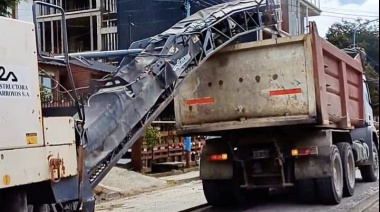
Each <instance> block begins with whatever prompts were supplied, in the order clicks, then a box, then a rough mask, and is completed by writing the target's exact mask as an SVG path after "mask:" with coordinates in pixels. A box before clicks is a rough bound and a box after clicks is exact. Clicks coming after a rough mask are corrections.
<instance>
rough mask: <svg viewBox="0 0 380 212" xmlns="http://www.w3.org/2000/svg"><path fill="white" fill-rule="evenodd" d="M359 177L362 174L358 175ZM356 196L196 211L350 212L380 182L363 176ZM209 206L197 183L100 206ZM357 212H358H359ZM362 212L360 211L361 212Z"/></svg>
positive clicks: (287, 197)
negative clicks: (329, 201) (326, 203)
mask: <svg viewBox="0 0 380 212" xmlns="http://www.w3.org/2000/svg"><path fill="white" fill-rule="evenodd" d="M358 174H359V173H358ZM358 174H357V176H358V179H357V183H356V188H355V195H354V196H353V197H349V198H344V199H343V200H342V202H341V204H339V205H337V206H323V205H302V204H299V203H298V202H296V201H295V197H294V195H293V194H292V193H291V192H288V191H282V192H277V193H275V194H273V195H271V197H270V198H269V199H267V200H265V201H260V202H257V203H255V204H253V205H250V206H249V207H245V208H234V209H225V210H221V209H213V208H210V207H209V208H204V209H199V210H195V211H197V212H216V211H231V212H249V211H255V212H256V211H260V212H264V211H265V212H270V211H289V212H290V211H291V212H309V211H310V212H311V211H324V212H328V211H331V212H337V211H349V210H350V208H352V207H353V206H355V205H357V204H358V203H360V202H362V201H364V200H366V199H367V198H368V197H370V196H371V195H373V194H375V193H376V192H378V191H379V181H377V182H374V183H363V182H361V176H360V174H359V175H358ZM205 203H206V199H205V198H204V196H203V191H202V183H201V182H200V181H194V182H191V183H187V184H183V185H179V186H174V187H170V188H166V189H162V190H157V191H153V192H149V193H143V194H140V195H136V196H133V197H129V198H125V199H119V200H114V201H112V202H108V203H103V204H101V205H98V206H97V210H96V211H99V212H105V211H113V212H119V211H120V212H129V211H131V212H132V211H133V212H138V211H144V212H150V211H152V212H155V211H165V212H178V211H182V210H186V209H189V208H192V207H195V206H198V205H202V204H205ZM355 212H356V211H355ZM358 212H359V211H358Z"/></svg>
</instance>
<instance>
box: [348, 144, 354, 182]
mask: <svg viewBox="0 0 380 212" xmlns="http://www.w3.org/2000/svg"><path fill="white" fill-rule="evenodd" d="M347 159H348V163H347V174H348V183H349V184H350V186H351V188H353V187H354V186H355V162H354V155H353V154H352V151H349V152H348V155H347Z"/></svg>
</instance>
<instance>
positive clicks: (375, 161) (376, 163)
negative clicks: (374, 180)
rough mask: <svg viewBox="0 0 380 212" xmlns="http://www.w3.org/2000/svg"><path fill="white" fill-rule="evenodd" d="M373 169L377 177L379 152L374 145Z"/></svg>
mask: <svg viewBox="0 0 380 212" xmlns="http://www.w3.org/2000/svg"><path fill="white" fill-rule="evenodd" d="M372 154H373V171H374V173H375V176H376V177H378V175H379V154H378V152H377V149H376V147H374V148H373V153H372Z"/></svg>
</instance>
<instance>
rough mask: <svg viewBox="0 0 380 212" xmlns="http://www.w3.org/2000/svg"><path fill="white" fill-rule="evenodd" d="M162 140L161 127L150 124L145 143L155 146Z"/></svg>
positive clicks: (149, 146)
mask: <svg viewBox="0 0 380 212" xmlns="http://www.w3.org/2000/svg"><path fill="white" fill-rule="evenodd" d="M160 140H161V134H160V129H159V128H156V127H152V126H149V127H148V128H147V130H146V133H145V136H144V144H145V145H146V146H147V147H148V148H153V147H154V146H155V145H156V144H157V143H159V142H160Z"/></svg>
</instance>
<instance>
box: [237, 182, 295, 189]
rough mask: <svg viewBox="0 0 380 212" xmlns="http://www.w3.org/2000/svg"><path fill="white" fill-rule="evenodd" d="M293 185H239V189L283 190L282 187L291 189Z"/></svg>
mask: <svg viewBox="0 0 380 212" xmlns="http://www.w3.org/2000/svg"><path fill="white" fill-rule="evenodd" d="M292 186H294V184H293V183H283V184H275V185H241V186H240V188H244V189H255V188H284V187H292Z"/></svg>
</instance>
